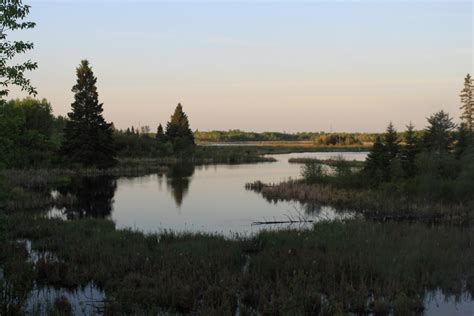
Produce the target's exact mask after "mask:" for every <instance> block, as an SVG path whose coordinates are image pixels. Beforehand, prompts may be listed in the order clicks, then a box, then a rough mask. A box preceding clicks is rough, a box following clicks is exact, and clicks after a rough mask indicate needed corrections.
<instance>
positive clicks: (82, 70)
mask: <svg viewBox="0 0 474 316" xmlns="http://www.w3.org/2000/svg"><path fill="white" fill-rule="evenodd" d="M76 74H77V82H76V85H74V87H73V88H72V92H74V93H75V95H74V103H72V104H71V107H72V112H70V113H68V117H69V120H68V121H67V123H66V127H65V129H64V141H63V144H62V147H61V153H62V154H63V156H64V157H65V158H66V160H68V161H70V162H73V163H79V164H82V165H84V166H96V167H99V168H106V167H110V166H113V165H114V164H115V163H116V160H115V158H114V157H115V147H114V142H113V137H112V134H113V127H112V124H110V123H107V122H106V121H105V120H104V117H103V116H102V112H103V108H102V103H99V94H98V93H97V87H96V83H97V78H96V77H95V76H94V73H93V72H92V69H91V67H90V66H89V62H88V61H87V60H83V61H81V64H80V65H79V67H78V68H77V69H76Z"/></svg>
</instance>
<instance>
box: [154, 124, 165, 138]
mask: <svg viewBox="0 0 474 316" xmlns="http://www.w3.org/2000/svg"><path fill="white" fill-rule="evenodd" d="M156 139H157V140H158V141H160V142H164V141H165V140H166V135H165V131H164V130H163V126H162V125H161V124H160V125H158V128H157V129H156Z"/></svg>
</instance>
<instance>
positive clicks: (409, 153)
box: [400, 122, 419, 178]
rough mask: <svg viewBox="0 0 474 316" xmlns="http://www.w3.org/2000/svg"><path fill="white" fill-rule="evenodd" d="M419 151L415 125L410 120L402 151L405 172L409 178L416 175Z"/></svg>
mask: <svg viewBox="0 0 474 316" xmlns="http://www.w3.org/2000/svg"><path fill="white" fill-rule="evenodd" d="M418 152H419V148H418V139H417V137H416V135H415V127H414V126H413V124H412V123H411V122H410V124H408V125H407V131H406V133H405V146H404V147H403V148H402V149H401V152H400V159H401V164H402V168H403V172H404V174H405V176H406V177H407V178H412V177H414V176H415V175H416V155H417V154H418Z"/></svg>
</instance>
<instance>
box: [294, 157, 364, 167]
mask: <svg viewBox="0 0 474 316" xmlns="http://www.w3.org/2000/svg"><path fill="white" fill-rule="evenodd" d="M288 162H289V163H295V164H306V163H320V164H323V165H328V166H332V167H335V166H339V165H342V166H343V167H349V168H363V167H364V165H365V162H364V161H357V160H343V159H338V158H337V157H335V158H330V159H316V158H289V159H288Z"/></svg>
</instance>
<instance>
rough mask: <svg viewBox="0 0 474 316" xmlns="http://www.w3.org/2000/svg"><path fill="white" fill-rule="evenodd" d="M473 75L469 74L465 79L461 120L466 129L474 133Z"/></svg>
mask: <svg viewBox="0 0 474 316" xmlns="http://www.w3.org/2000/svg"><path fill="white" fill-rule="evenodd" d="M472 82H473V81H472V79H471V75H470V74H467V75H466V78H464V88H463V89H462V90H461V94H460V97H461V111H462V113H461V120H462V121H463V123H464V126H465V127H466V129H467V130H468V131H470V132H473V131H474V92H473V90H474V85H473V83H472Z"/></svg>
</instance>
